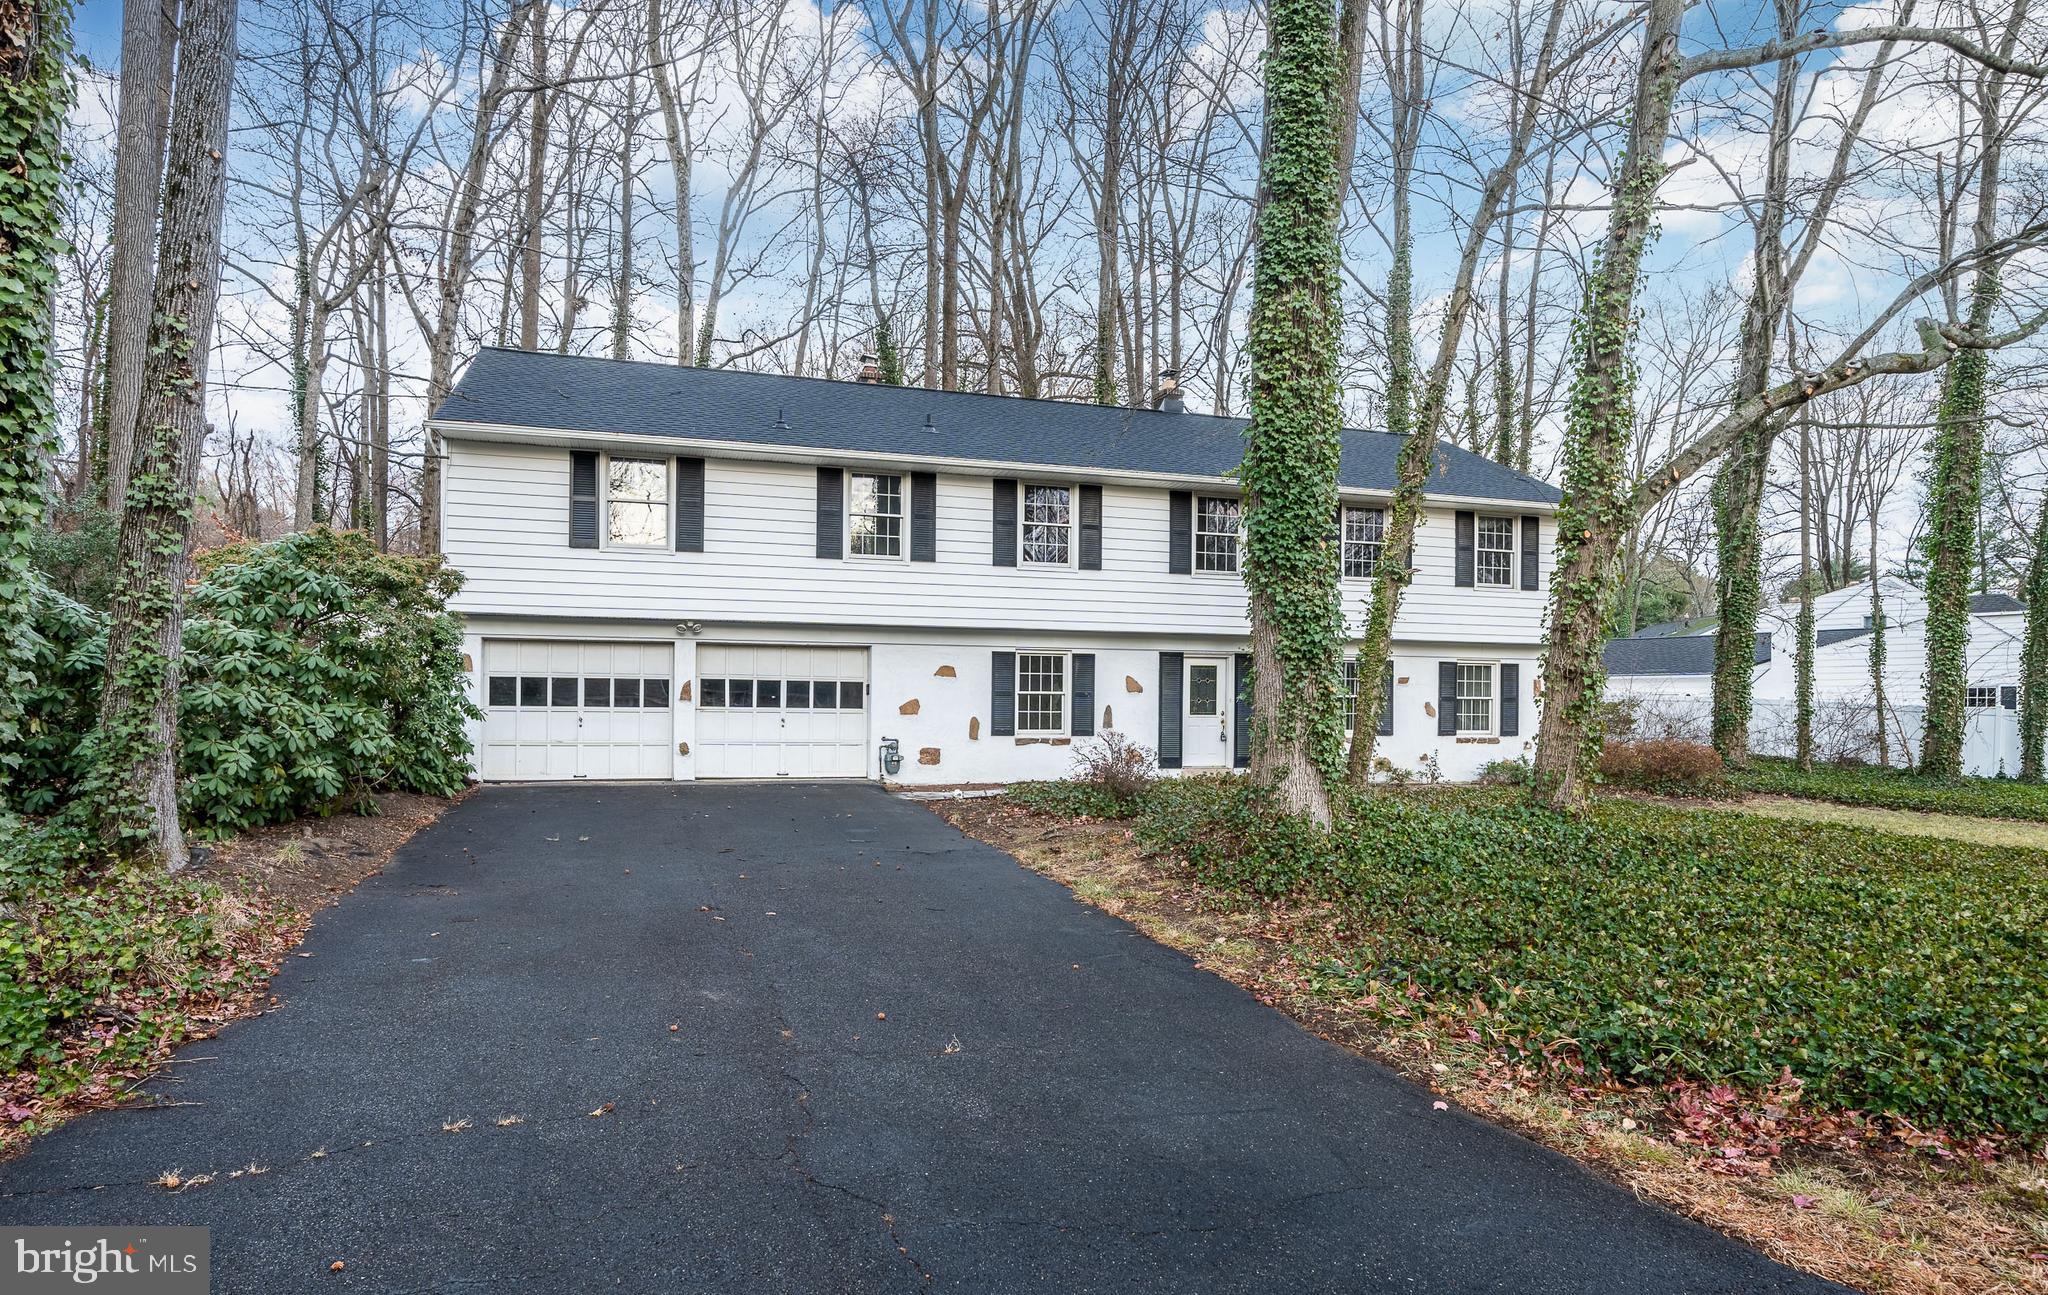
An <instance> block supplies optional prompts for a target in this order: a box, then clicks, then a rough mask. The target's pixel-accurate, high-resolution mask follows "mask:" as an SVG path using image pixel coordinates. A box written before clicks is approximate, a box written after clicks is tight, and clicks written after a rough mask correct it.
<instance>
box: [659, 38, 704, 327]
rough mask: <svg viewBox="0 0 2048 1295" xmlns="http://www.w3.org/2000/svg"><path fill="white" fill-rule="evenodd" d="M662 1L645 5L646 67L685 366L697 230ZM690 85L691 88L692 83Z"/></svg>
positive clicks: (694, 293)
mask: <svg viewBox="0 0 2048 1295" xmlns="http://www.w3.org/2000/svg"><path fill="white" fill-rule="evenodd" d="M661 5H662V0H647V64H648V66H649V67H650V68H651V69H653V76H654V93H655V97H656V98H657V99H658V100H659V101H660V103H661V125H662V135H663V138H664V139H665V141H666V142H667V144H668V166H669V178H670V179H671V180H672V181H673V183H674V186H675V191H676V198H675V202H676V363H677V364H684V365H687V364H689V363H690V361H691V359H692V358H693V355H694V349H693V347H694V343H695V340H696V335H697V324H696V309H697V231H696V227H695V225H694V224H693V223H692V222H691V219H690V216H691V188H690V185H691V164H692V158H691V155H690V141H689V133H688V126H687V123H688V117H687V115H686V113H685V111H684V108H683V105H682V102H681V100H680V99H679V98H678V96H677V94H676V83H675V79H674V76H673V75H672V73H671V71H670V69H669V64H668V58H667V54H666V51H665V50H664V47H663V41H664V39H665V37H664V33H663V32H662V17H661ZM692 84H693V85H694V84H695V80H694V78H692Z"/></svg>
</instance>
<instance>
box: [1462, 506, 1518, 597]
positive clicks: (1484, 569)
mask: <svg viewBox="0 0 2048 1295" xmlns="http://www.w3.org/2000/svg"><path fill="white" fill-rule="evenodd" d="M1477 530H1478V535H1477V539H1478V546H1477V548H1476V550H1475V554H1474V556H1475V561H1474V565H1473V569H1472V574H1473V579H1474V582H1475V583H1477V584H1482V585H1511V584H1513V583H1514V582H1515V519H1514V518H1512V517H1488V516H1485V515H1484V514H1482V515H1481V516H1480V517H1479V518H1478V522H1477Z"/></svg>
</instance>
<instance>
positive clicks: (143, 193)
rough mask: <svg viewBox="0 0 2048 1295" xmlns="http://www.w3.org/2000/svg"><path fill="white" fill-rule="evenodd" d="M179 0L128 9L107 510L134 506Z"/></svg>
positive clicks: (129, 1)
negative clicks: (132, 478)
mask: <svg viewBox="0 0 2048 1295" xmlns="http://www.w3.org/2000/svg"><path fill="white" fill-rule="evenodd" d="M177 14H178V6H177V0H126V3H124V4H123V5H122V9H121V88H120V94H119V100H118V105H119V106H118V107H117V109H116V112H117V115H118V121H119V125H118V127H117V130H118V134H117V136H116V140H115V145H114V227H113V229H112V231H111V234H112V241H113V247H112V249H111V253H110V259H109V265H108V275H107V381H106V394H105V396H104V397H103V399H104V400H105V401H106V416H105V419H104V421H103V425H104V426H105V428H106V438H107V443H106V461H107V481H106V490H107V494H106V498H107V506H108V507H109V508H111V509H112V510H113V511H114V513H115V515H116V516H118V515H119V514H120V512H121V510H122V509H123V508H124V507H126V506H127V499H128V473H129V466H130V464H131V463H132V462H133V461H134V458H135V439H136V421H135V420H136V418H137V417H138V415H139V413H140V411H141V408H142V368H143V361H144V359H145V348H146V346H147V344H148V340H149V310H148V308H147V303H148V302H149V300H150V292H151V285H152V283H153V281H154V277H155V275H154V261H155V257H156V227H157V212H158V209H159V206H160V204H161V203H162V201H163V187H162V180H163V168H164V130H165V127H166V122H167V119H168V116H169V113H170V96H171V69H172V64H173V61H174V60H173V50H174V49H175V47H176V45H177V40H178V18H177Z"/></svg>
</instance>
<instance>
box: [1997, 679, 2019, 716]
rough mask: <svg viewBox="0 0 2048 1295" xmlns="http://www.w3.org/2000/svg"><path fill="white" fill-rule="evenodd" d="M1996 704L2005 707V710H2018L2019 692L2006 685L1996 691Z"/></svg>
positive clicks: (2010, 685)
mask: <svg viewBox="0 0 2048 1295" xmlns="http://www.w3.org/2000/svg"><path fill="white" fill-rule="evenodd" d="M1998 704H1999V705H2001V706H2003V707H2005V708H2006V709H2007V710H2018V709H2019V705H2020V690H2019V689H2018V688H2016V687H2014V686H2013V685H2012V684H2006V685H2005V686H2004V687H2002V688H2000V689H1999V690H1998Z"/></svg>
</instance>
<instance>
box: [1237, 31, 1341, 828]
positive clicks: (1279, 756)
mask: <svg viewBox="0 0 2048 1295" xmlns="http://www.w3.org/2000/svg"><path fill="white" fill-rule="evenodd" d="M1335 21H1336V13H1335V10H1334V8H1333V6H1332V4H1331V2H1330V0H1275V2H1274V3H1273V4H1272V5H1271V6H1270V8H1269V11H1268V18H1267V22H1268V31H1269V35H1268V44H1267V48H1266V67H1265V78H1266V140H1265V150H1264V156H1263V157H1262V158H1261V160H1260V202H1259V210H1258V215H1257V221H1258V225H1257V238H1258V245H1257V260H1256V263H1255V265H1254V267H1253V279H1252V311H1251V326H1250V331H1249V337H1248V344H1249V350H1250V354H1251V426H1250V427H1249V428H1247V429H1246V432H1245V437H1246V442H1247V443H1246V446H1245V456H1244V467H1243V470H1242V480H1243V483H1244V489H1245V499H1246V509H1245V522H1244V579H1245V587H1246V588H1247V590H1248V591H1249V593H1250V612H1251V623H1252V735H1251V736H1252V776H1253V778H1255V779H1257V780H1258V781H1260V782H1262V783H1264V784H1266V785H1268V786H1270V787H1272V788H1274V790H1275V791H1276V792H1277V793H1278V795H1279V798H1280V803H1281V804H1282V805H1283V806H1284V807H1285V808H1286V809H1287V810H1288V811H1290V812H1291V813H1294V814H1298V815H1302V816H1305V817H1307V818H1309V819H1312V820H1313V821H1316V822H1318V823H1324V824H1327V823H1328V822H1329V821H1330V803H1329V794H1328V790H1327V787H1326V784H1325V782H1324V779H1325V778H1326V777H1327V776H1330V775H1332V774H1334V773H1335V772H1336V771H1337V767H1338V761H1339V759H1340V756H1341V749H1342V742H1343V735H1342V731H1341V724H1342V721H1341V717H1340V710H1339V698H1338V695H1337V673H1338V666H1339V663H1340V661H1341V660H1342V654H1343V645H1344V612H1343V605H1342V602H1341V601H1340V597H1339V593H1338V587H1337V562H1336V554H1335V552H1334V551H1333V545H1332V538H1333V537H1332V530H1333V527H1332V518H1333V517H1334V516H1335V515H1336V511H1337V459H1338V454H1339V451H1340V448H1341V445H1342V428H1343V420H1342V416H1341V414H1340V412H1339V409H1338V401H1337V392H1338V388H1337V334H1338V325H1339V322H1340V321H1339V307H1338V301H1339V298H1338V294H1339V284H1338V257H1339V251H1338V246H1337V218H1338V212H1339V203H1340V200H1341V195H1342V187H1341V185H1340V184H1339V181H1338V174H1337V160H1336V128H1337V122H1336V106H1337V100H1338V84H1339V80H1340V75H1341V73H1340V67H1339V60H1338V57H1337V46H1336V42H1335V40H1334V38H1333V30H1334V25H1335Z"/></svg>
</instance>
